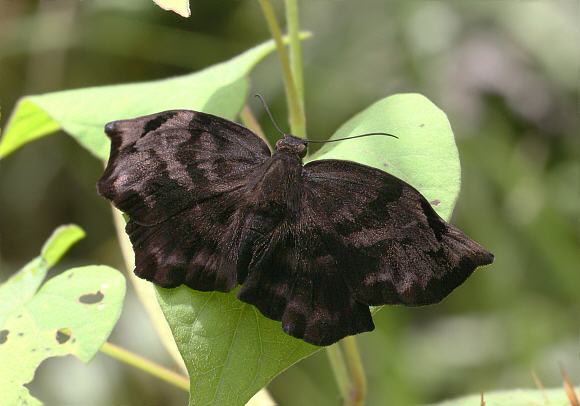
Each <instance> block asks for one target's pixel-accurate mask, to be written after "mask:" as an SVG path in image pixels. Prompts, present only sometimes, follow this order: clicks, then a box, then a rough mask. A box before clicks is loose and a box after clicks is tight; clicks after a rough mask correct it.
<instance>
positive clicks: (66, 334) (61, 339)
mask: <svg viewBox="0 0 580 406" xmlns="http://www.w3.org/2000/svg"><path fill="white" fill-rule="evenodd" d="M70 336H71V332H70V329H69V328H66V327H65V328H61V329H59V330H58V331H57V332H56V341H58V343H59V344H64V343H66V342H67V341H68V340H70Z"/></svg>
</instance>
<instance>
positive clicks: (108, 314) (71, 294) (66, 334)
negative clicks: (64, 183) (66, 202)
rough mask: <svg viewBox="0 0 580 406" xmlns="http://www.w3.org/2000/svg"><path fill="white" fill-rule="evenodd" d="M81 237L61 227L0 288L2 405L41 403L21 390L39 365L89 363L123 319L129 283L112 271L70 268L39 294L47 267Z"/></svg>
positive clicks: (73, 229) (74, 228)
mask: <svg viewBox="0 0 580 406" xmlns="http://www.w3.org/2000/svg"><path fill="white" fill-rule="evenodd" d="M83 235H84V233H83V231H82V230H81V229H80V228H79V227H77V226H74V225H70V226H65V227H60V228H58V229H57V230H56V231H55V232H54V234H53V235H52V236H51V237H50V238H49V239H48V241H47V242H46V244H45V245H44V247H43V248H42V251H41V255H40V256H39V257H37V258H35V259H33V260H32V261H31V262H29V263H28V264H27V265H26V266H25V267H24V268H22V269H21V270H20V271H19V272H17V273H16V274H15V275H13V276H12V277H11V278H10V279H9V280H8V281H7V282H5V283H4V284H2V285H0V353H1V354H2V363H1V364H0V379H1V380H2V382H3V383H4V390H3V391H2V392H1V393H0V402H1V403H2V404H6V405H9V404H10V405H16V404H34V405H36V404H41V403H40V402H39V401H38V399H36V398H33V397H31V396H30V394H29V393H28V390H27V389H26V388H25V387H24V386H23V385H24V384H26V383H28V382H30V381H31V380H32V377H33V376H34V371H35V370H36V368H37V367H38V365H39V364H40V363H41V362H42V361H43V360H45V359H46V358H48V357H54V356H59V355H67V354H73V355H75V356H76V357H77V358H79V359H80V360H81V361H83V362H86V363H88V362H89V361H90V360H91V359H92V358H93V357H94V356H95V354H96V353H97V351H98V350H99V348H101V346H102V345H103V343H104V342H105V341H106V339H107V337H108V336H109V334H110V333H111V330H112V329H113V326H114V325H115V323H116V322H117V319H118V318H119V314H120V312H121V303H122V301H123V297H124V295H125V279H124V278H123V277H122V275H121V274H120V273H119V272H118V271H116V270H114V269H112V268H109V267H106V266H85V267H81V268H73V269H69V270H68V271H66V272H64V273H62V274H60V275H58V276H55V277H54V278H51V279H49V280H48V281H47V282H46V283H45V284H44V285H43V286H42V287H40V289H38V288H39V286H40V284H41V283H42V281H43V280H44V278H45V276H46V273H47V272H48V270H49V268H51V267H52V266H53V265H54V264H55V263H56V262H57V261H58V260H59V258H60V257H61V256H62V255H63V254H64V253H65V251H66V250H67V249H68V248H69V246H70V245H72V244H74V242H75V241H76V240H78V239H79V238H82V237H83ZM15 366H17V367H15Z"/></svg>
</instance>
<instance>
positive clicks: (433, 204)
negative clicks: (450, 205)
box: [429, 199, 441, 207]
mask: <svg viewBox="0 0 580 406" xmlns="http://www.w3.org/2000/svg"><path fill="white" fill-rule="evenodd" d="M429 203H430V204H431V206H435V207H437V206H439V205H440V204H441V200H439V199H435V200H432V201H430V202H429Z"/></svg>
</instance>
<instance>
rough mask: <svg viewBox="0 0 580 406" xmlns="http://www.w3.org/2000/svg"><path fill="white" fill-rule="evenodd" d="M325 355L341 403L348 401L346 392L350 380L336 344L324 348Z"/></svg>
mask: <svg viewBox="0 0 580 406" xmlns="http://www.w3.org/2000/svg"><path fill="white" fill-rule="evenodd" d="M326 355H327V356H328V360H329V361H330V368H331V369H332V372H333V373H334V380H335V381H336V384H337V385H338V391H339V392H340V397H341V398H342V399H343V402H346V400H347V399H348V397H349V396H348V391H349V387H350V379H349V377H348V373H347V371H346V364H345V363H344V357H343V356H342V351H341V350H340V347H339V345H338V343H337V344H333V345H329V346H328V347H326Z"/></svg>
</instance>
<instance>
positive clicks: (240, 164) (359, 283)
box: [97, 110, 493, 346]
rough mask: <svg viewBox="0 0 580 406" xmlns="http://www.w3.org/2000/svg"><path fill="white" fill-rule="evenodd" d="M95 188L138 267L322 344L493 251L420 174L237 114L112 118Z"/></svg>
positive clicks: (411, 302)
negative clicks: (321, 153)
mask: <svg viewBox="0 0 580 406" xmlns="http://www.w3.org/2000/svg"><path fill="white" fill-rule="evenodd" d="M105 132H106V134H107V136H108V137H109V138H110V140H111V154H110V157H109V161H108V164H107V167H106V169H105V172H104V174H103V176H102V177H101V178H100V180H99V181H98V184H97V190H98V193H99V194H100V195H101V196H103V197H104V198H106V199H107V200H109V201H111V202H112V203H113V204H114V205H115V206H116V207H117V208H119V209H120V210H121V211H123V212H124V213H126V214H127V215H128V217H129V221H128V223H127V226H126V232H127V233H128V235H129V237H130V240H131V242H132V245H133V249H134V251H135V274H136V275H137V276H139V277H141V278H144V279H146V280H148V281H151V282H153V283H154V284H156V285H158V286H161V287H164V288H173V287H177V286H179V285H182V284H183V285H186V286H188V287H190V288H191V289H195V290H198V291H219V292H230V291H232V290H233V289H235V288H236V287H237V286H238V285H241V287H240V289H239V291H238V293H237V297H238V298H239V299H240V300H241V301H243V302H245V303H249V304H251V305H253V306H255V307H256V308H257V309H258V310H259V311H260V312H261V313H262V314H263V315H264V316H265V317H268V318H270V319H273V320H277V321H281V322H282V328H283V330H284V332H285V333H287V334H289V335H291V336H293V337H296V338H299V339H302V340H304V341H306V342H308V343H311V344H314V345H318V346H325V345H330V344H333V343H335V342H337V341H339V340H340V339H342V338H344V337H345V336H347V335H353V334H358V333H361V332H365V331H371V330H373V329H374V324H373V320H372V318H371V313H370V310H369V306H378V305H397V304H400V305H406V306H421V305H428V304H433V303H437V302H439V301H441V300H442V299H443V298H444V297H446V296H447V295H448V294H449V293H450V292H451V291H452V290H453V289H455V288H456V287H457V286H459V285H461V284H462V283H463V282H464V281H465V280H466V279H467V278H468V277H469V276H470V275H471V274H472V273H473V271H474V270H475V269H476V268H477V267H479V266H483V265H487V264H490V263H491V262H492V261H493V255H492V254H491V253H489V252H488V251H487V250H485V249H484V248H483V247H482V246H481V245H479V244H478V243H476V242H475V241H473V240H472V239H470V238H469V237H467V236H466V235H465V234H464V233H463V232H461V231H460V230H459V229H457V228H455V227H454V226H453V225H451V224H448V223H447V222H445V221H444V220H443V219H441V217H439V216H438V215H437V213H436V212H435V211H434V210H433V208H432V207H431V205H430V204H429V202H428V201H427V200H426V199H425V198H424V197H423V196H422V195H421V194H420V193H419V192H418V191H417V190H416V189H415V188H413V187H412V186H411V185H409V184H407V183H405V182H404V181H402V180H400V179H398V178H396V177H394V176H392V175H390V174H388V173H386V172H383V171H381V170H378V169H375V168H372V167H369V166H365V165H361V164H358V163H355V162H350V161H346V160H332V159H323V160H315V161H311V162H308V163H306V164H303V162H302V159H303V158H304V157H305V156H306V152H307V145H308V141H307V140H304V139H300V138H298V137H294V136H291V135H285V136H284V138H282V139H280V140H279V141H278V142H277V143H276V151H275V152H273V153H271V152H270V150H269V148H268V146H267V145H266V143H265V142H264V141H262V140H261V139H260V138H259V137H258V135H256V134H255V133H253V132H252V131H250V130H249V129H247V128H245V127H243V126H242V125H239V124H237V123H234V122H232V121H229V120H226V119H223V118H220V117H217V116H214V115H211V114H206V113H201V112H195V111H187V110H172V111H165V112H161V113H157V114H152V115H148V116H144V117H139V118H135V119H130V120H119V121H114V122H111V123H108V124H107V125H106V126H105Z"/></svg>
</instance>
